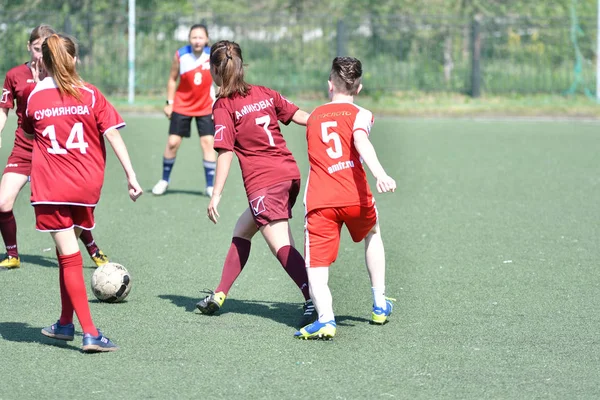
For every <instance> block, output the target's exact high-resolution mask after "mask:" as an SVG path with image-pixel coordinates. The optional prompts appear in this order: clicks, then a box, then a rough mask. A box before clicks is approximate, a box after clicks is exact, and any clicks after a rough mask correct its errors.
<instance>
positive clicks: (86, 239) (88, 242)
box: [79, 229, 98, 256]
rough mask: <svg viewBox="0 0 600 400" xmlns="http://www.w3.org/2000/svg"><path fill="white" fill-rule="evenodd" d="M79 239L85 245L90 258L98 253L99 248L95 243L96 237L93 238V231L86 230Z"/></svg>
mask: <svg viewBox="0 0 600 400" xmlns="http://www.w3.org/2000/svg"><path fill="white" fill-rule="evenodd" d="M79 239H81V241H82V242H83V244H85V248H86V249H87V252H88V254H89V255H90V256H93V255H94V254H95V253H96V252H97V251H98V246H97V245H96V242H95V241H94V237H93V236H92V231H88V230H86V229H84V230H82V231H81V235H79Z"/></svg>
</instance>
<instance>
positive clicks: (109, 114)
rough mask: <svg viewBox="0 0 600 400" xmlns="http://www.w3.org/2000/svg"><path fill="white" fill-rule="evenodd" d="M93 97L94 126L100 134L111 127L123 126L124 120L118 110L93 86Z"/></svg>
mask: <svg viewBox="0 0 600 400" xmlns="http://www.w3.org/2000/svg"><path fill="white" fill-rule="evenodd" d="M94 97H95V103H94V105H93V108H94V114H95V115H96V126H97V127H98V132H99V133H100V134H101V135H104V134H105V133H106V131H107V130H109V129H111V128H114V129H119V128H122V127H124V126H125V121H123V118H121V116H120V115H119V113H118V111H117V110H116V109H115V108H114V107H113V105H112V104H110V102H109V101H108V100H106V97H104V95H103V94H102V93H101V92H100V91H99V90H98V89H97V88H94Z"/></svg>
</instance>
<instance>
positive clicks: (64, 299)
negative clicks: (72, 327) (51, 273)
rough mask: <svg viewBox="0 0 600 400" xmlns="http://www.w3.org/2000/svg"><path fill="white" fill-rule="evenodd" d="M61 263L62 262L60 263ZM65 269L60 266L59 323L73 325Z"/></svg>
mask: <svg viewBox="0 0 600 400" xmlns="http://www.w3.org/2000/svg"><path fill="white" fill-rule="evenodd" d="M55 250H56V258H57V259H58V257H59V254H58V249H55ZM59 262H60V261H59ZM63 271H64V269H63V268H61V267H60V264H59V265H58V281H59V283H60V304H61V306H62V307H61V311H60V320H59V321H58V323H59V324H61V325H67V324H72V323H73V313H74V312H75V310H73V304H72V303H71V299H70V298H69V294H68V293H67V288H66V287H65V274H64V272H63Z"/></svg>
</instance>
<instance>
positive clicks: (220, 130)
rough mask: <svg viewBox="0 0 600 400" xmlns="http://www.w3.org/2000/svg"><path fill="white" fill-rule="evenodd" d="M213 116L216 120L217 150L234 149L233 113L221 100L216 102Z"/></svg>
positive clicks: (215, 146) (215, 143)
mask: <svg viewBox="0 0 600 400" xmlns="http://www.w3.org/2000/svg"><path fill="white" fill-rule="evenodd" d="M213 118H214V120H215V141H214V145H213V147H214V149H215V150H229V151H233V147H234V145H235V125H234V124H233V119H232V118H231V114H230V113H229V111H227V109H226V108H225V107H223V104H222V102H221V101H218V100H217V102H216V103H215V107H214V108H213Z"/></svg>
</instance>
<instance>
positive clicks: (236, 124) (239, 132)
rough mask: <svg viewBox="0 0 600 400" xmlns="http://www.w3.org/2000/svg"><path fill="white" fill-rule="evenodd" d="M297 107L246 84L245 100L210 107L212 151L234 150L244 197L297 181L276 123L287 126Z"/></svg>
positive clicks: (226, 100)
mask: <svg viewBox="0 0 600 400" xmlns="http://www.w3.org/2000/svg"><path fill="white" fill-rule="evenodd" d="M296 111H298V106H296V105H294V104H293V103H291V102H290V101H288V100H287V99H285V98H284V97H283V96H282V95H280V94H279V93H278V92H276V91H274V90H272V89H269V88H266V87H263V86H254V85H250V90H249V92H248V95H247V96H246V97H242V96H240V95H239V94H237V93H236V94H235V95H233V96H232V97H230V98H220V99H218V100H217V101H216V102H215V105H214V107H213V116H214V119H215V144H214V148H215V150H219V149H222V150H230V151H235V154H236V155H237V157H238V159H239V161H240V168H241V170H242V177H243V179H244V187H245V188H246V194H248V195H249V194H252V193H254V192H256V191H257V190H258V189H262V188H265V187H267V186H271V185H274V184H276V183H280V182H284V181H289V180H292V179H300V171H299V170H298V166H297V165H296V160H294V156H292V153H291V152H290V150H289V149H288V148H287V146H286V143H285V139H284V138H283V135H282V134H281V130H280V129H279V123H278V121H281V122H282V123H284V124H285V125H287V124H289V123H290V121H291V120H292V117H293V116H294V114H295V113H296Z"/></svg>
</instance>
